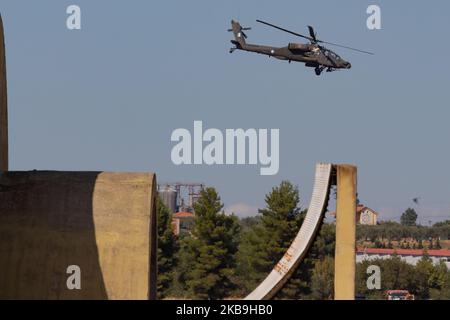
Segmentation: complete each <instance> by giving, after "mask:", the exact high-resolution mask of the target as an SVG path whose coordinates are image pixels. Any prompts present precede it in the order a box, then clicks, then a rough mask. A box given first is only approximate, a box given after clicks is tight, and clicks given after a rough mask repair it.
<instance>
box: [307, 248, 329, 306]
mask: <svg viewBox="0 0 450 320" xmlns="http://www.w3.org/2000/svg"><path fill="white" fill-rule="evenodd" d="M311 291H312V293H311V297H312V298H313V299H318V300H329V299H332V298H333V296H334V259H333V258H332V257H325V258H323V259H322V260H319V261H317V262H316V263H315V265H314V270H313V273H312V278H311Z"/></svg>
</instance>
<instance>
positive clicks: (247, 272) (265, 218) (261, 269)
mask: <svg viewBox="0 0 450 320" xmlns="http://www.w3.org/2000/svg"><path fill="white" fill-rule="evenodd" d="M299 200H300V197H299V192H298V188H297V187H295V186H294V185H292V183H290V182H288V181H283V182H282V183H281V184H280V185H279V186H277V187H274V188H273V189H272V191H271V192H270V193H269V194H267V195H266V199H265V201H266V207H265V208H264V209H260V210H259V214H260V215H259V217H260V223H258V224H257V225H255V226H253V227H252V228H250V229H249V230H248V232H246V233H245V234H244V235H243V237H242V242H241V245H240V247H239V254H238V261H239V265H238V275H239V279H241V283H240V285H241V286H242V287H244V288H245V293H248V292H250V291H251V290H253V289H254V288H255V287H256V285H257V284H258V283H259V282H261V281H262V280H263V279H264V278H265V277H266V276H267V274H268V273H269V272H270V271H271V270H272V268H273V267H274V266H275V264H276V263H277V262H278V261H279V260H280V259H281V257H282V256H283V254H284V253H285V252H286V250H287V249H288V248H289V246H290V244H291V242H292V240H293V239H294V238H295V236H296V235H297V232H298V230H299V228H300V226H301V224H302V222H303V219H304V216H305V212H303V213H302V212H301V209H300V208H299ZM313 267H314V265H313V263H312V261H311V260H309V261H305V263H303V264H302V266H301V267H300V268H298V269H297V270H296V272H295V273H294V275H293V277H292V278H291V280H290V281H289V282H288V283H287V284H286V285H285V287H284V288H283V290H282V291H281V292H280V293H279V295H278V296H277V298H287V299H289V298H295V297H296V296H298V293H299V292H301V291H305V290H308V291H309V290H310V289H309V285H308V283H307V280H308V279H310V278H311V274H312V268H313Z"/></svg>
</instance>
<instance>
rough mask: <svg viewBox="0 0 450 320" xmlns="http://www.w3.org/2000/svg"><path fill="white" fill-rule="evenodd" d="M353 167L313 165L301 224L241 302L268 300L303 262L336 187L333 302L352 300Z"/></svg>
mask: <svg viewBox="0 0 450 320" xmlns="http://www.w3.org/2000/svg"><path fill="white" fill-rule="evenodd" d="M356 173H357V170H356V167H354V166H349V165H332V164H317V165H316V174H315V182H314V189H313V194H312V197H311V202H310V205H309V207H308V212H307V214H306V217H305V220H304V222H303V224H302V226H301V228H300V230H299V232H298V234H297V236H296V237H295V239H294V241H292V244H291V246H290V247H289V249H288V250H287V251H286V253H285V254H284V256H283V257H282V258H281V259H280V261H278V263H277V264H276V265H275V267H274V268H273V270H272V271H271V272H270V273H269V275H268V276H267V277H266V279H264V281H263V282H261V283H260V284H259V286H258V287H257V288H256V289H255V290H253V292H251V293H250V294H249V295H248V296H247V297H246V298H245V299H246V300H261V299H270V298H272V297H273V296H275V295H276V293H277V292H278V291H279V290H280V289H281V288H282V287H283V286H284V284H285V283H286V282H287V281H288V280H289V279H290V277H291V276H292V274H293V273H294V271H295V270H296V268H297V267H298V266H299V264H300V263H301V262H302V261H303V260H304V259H305V257H306V256H307V254H308V251H309V249H310V248H311V246H312V245H313V242H314V240H315V238H316V236H317V233H318V232H319V229H320V225H321V224H322V222H323V220H324V218H325V212H326V211H327V206H328V201H329V196H330V188H331V186H332V185H336V184H337V194H338V201H337V212H338V217H339V218H338V220H337V231H336V253H335V261H336V262H335V299H345V300H352V299H354V298H355V269H356V267H355V243H356V239H355V238H356V223H355V212H356Z"/></svg>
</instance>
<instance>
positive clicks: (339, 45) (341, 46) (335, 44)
mask: <svg viewBox="0 0 450 320" xmlns="http://www.w3.org/2000/svg"><path fill="white" fill-rule="evenodd" d="M317 42H319V43H325V44H329V45H332V46H336V47H340V48H344V49H348V50H353V51H357V52H360V53H365V54H370V55H375V53H373V52H369V51H364V50H360V49H356V48H352V47H347V46H343V45H341V44H337V43H332V42H327V41H322V40H317Z"/></svg>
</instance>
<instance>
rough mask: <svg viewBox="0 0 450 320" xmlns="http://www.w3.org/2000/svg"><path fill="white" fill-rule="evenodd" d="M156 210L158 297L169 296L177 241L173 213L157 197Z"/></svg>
mask: <svg viewBox="0 0 450 320" xmlns="http://www.w3.org/2000/svg"><path fill="white" fill-rule="evenodd" d="M156 212H157V219H158V283H157V289H158V298H159V299H161V298H164V297H165V296H167V294H168V291H169V289H170V288H171V285H172V281H173V278H174V268H175V264H176V259H175V256H176V249H177V243H176V239H175V236H174V234H173V231H172V213H171V212H170V210H169V209H168V208H167V207H166V206H165V205H164V203H163V202H162V201H161V198H160V197H159V196H158V197H157V198H156Z"/></svg>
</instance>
